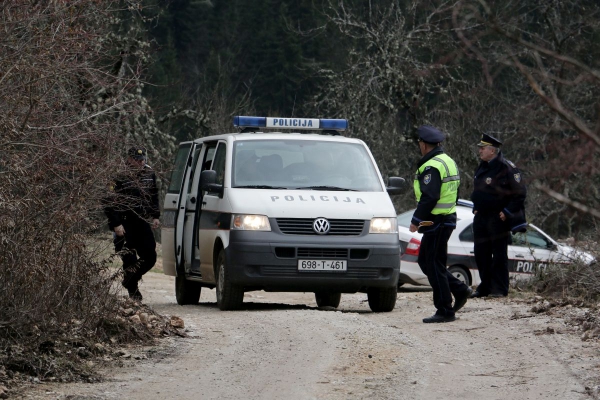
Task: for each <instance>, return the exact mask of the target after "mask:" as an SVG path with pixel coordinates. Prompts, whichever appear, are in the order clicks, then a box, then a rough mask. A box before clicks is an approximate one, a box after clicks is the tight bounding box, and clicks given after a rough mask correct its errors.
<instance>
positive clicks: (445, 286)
mask: <svg viewBox="0 0 600 400" xmlns="http://www.w3.org/2000/svg"><path fill="white" fill-rule="evenodd" d="M417 134H418V136H419V149H420V150H421V155H422V156H423V157H422V158H421V159H420V160H419V163H418V169H417V172H416V174H415V179H414V190H415V195H416V197H417V202H418V205H417V209H416V210H415V213H414V214H413V217H412V220H411V224H410V228H409V229H410V231H411V232H416V231H417V230H418V231H419V232H421V233H423V238H422V239H421V249H420V250H419V259H418V262H419V266H420V267H421V270H422V271H423V273H424V274H425V275H427V279H428V280H429V284H430V285H431V288H432V289H433V304H434V306H435V308H436V310H437V311H436V312H435V314H434V315H433V316H431V317H427V318H424V319H423V322H424V323H436V322H450V321H454V320H455V319H456V317H455V315H454V314H455V313H456V311H458V310H460V309H461V308H462V307H463V306H464V305H465V303H466V302H467V299H468V298H469V297H470V296H471V293H472V290H471V288H470V287H468V286H467V285H466V284H464V283H463V282H461V281H459V280H458V279H457V278H456V277H454V276H453V275H452V274H451V273H450V272H448V269H447V267H446V260H447V258H448V239H449V238H450V235H451V234H452V231H453V230H454V229H455V228H456V202H457V200H458V187H459V185H460V177H459V173H458V167H457V165H456V163H455V162H454V160H452V159H451V158H450V157H449V156H448V155H446V154H445V153H444V150H443V148H442V147H441V142H443V141H444V138H445V136H444V134H443V133H442V132H441V131H440V130H438V129H436V128H434V127H432V126H428V125H423V126H421V127H419V128H418V129H417ZM452 295H454V306H453V305H452Z"/></svg>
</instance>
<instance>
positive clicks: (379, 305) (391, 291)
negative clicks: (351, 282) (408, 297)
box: [367, 286, 398, 312]
mask: <svg viewBox="0 0 600 400" xmlns="http://www.w3.org/2000/svg"><path fill="white" fill-rule="evenodd" d="M397 297H398V288H397V287H396V286H393V287H390V288H371V289H369V290H367V299H368V300H369V307H370V308H371V311H373V312H390V311H392V310H393V309H394V307H395V306H396V298H397Z"/></svg>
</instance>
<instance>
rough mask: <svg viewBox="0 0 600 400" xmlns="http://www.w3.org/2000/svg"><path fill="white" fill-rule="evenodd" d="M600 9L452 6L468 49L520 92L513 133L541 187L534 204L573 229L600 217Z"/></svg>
mask: <svg viewBox="0 0 600 400" xmlns="http://www.w3.org/2000/svg"><path fill="white" fill-rule="evenodd" d="M599 16H600V5H599V4H598V3H597V2H595V1H560V2H559V1H545V2H534V1H508V2H506V1H502V2H500V1H485V0H474V1H461V2H459V3H457V5H456V7H455V8H454V9H453V22H454V26H455V27H456V28H457V36H458V38H459V39H460V40H461V43H462V45H463V49H464V53H463V54H464V56H465V57H466V58H468V59H472V60H476V61H477V62H478V63H479V65H480V66H481V72H482V74H483V76H484V77H485V81H486V83H487V85H488V86H489V87H490V88H493V89H494V90H495V91H496V92H505V93H506V92H507V93H510V96H511V97H512V98H514V99H515V102H514V110H515V114H516V115H521V118H518V119H519V120H520V121H521V123H520V125H519V126H517V127H515V131H514V134H512V136H513V137H515V139H517V140H519V141H520V142H521V146H520V147H521V151H520V155H521V159H522V160H523V162H524V167H525V168H526V169H527V170H528V172H529V174H528V175H529V178H530V179H531V181H532V183H533V187H534V188H536V189H538V190H539V192H535V191H534V192H533V195H532V196H530V201H529V208H530V209H531V210H530V212H532V213H533V214H534V215H536V216H539V217H540V218H541V219H542V221H543V222H546V223H547V224H549V223H552V224H553V225H554V227H555V229H558V228H560V230H561V231H563V232H564V231H566V232H567V233H569V234H571V233H573V234H575V233H576V232H577V230H578V229H580V227H588V228H589V227H595V224H596V221H595V218H598V217H600V211H599V210H600V193H599V192H598V182H599V181H600V175H598V172H597V171H598V167H599V166H600V165H599V164H598V163H599V161H598V160H599V159H598V150H599V149H600V135H599V133H600V118H599V115H598V111H599V110H600V102H599V101H598V96H599V95H600V70H599V69H598V67H597V66H598V61H597V56H598V55H599V54H600V46H599V44H598V40H597V38H598V35H599V34H600V22H598V21H599ZM507 77H511V80H510V81H507ZM523 112H525V113H526V114H525V115H523ZM523 116H525V117H526V118H523ZM503 131H504V133H505V134H506V133H509V135H511V133H510V132H509V131H508V130H506V129H503ZM540 194H544V195H545V196H540ZM532 200H533V201H532ZM590 216H591V217H592V218H591V219H590V218H589V217H590ZM590 221H591V222H592V223H591V224H590V223H589V222H590Z"/></svg>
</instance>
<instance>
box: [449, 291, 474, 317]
mask: <svg viewBox="0 0 600 400" xmlns="http://www.w3.org/2000/svg"><path fill="white" fill-rule="evenodd" d="M472 295H473V289H471V288H470V287H468V286H467V290H465V291H464V292H463V293H461V294H460V295H458V296H454V307H452V309H453V310H454V312H457V311H458V310H460V309H461V308H463V307H464V306H465V304H467V300H468V299H469V298H470V297H471V296H472Z"/></svg>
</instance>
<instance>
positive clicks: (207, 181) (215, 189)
mask: <svg viewBox="0 0 600 400" xmlns="http://www.w3.org/2000/svg"><path fill="white" fill-rule="evenodd" d="M200 189H202V191H205V192H208V193H217V194H218V195H219V197H223V185H220V184H218V183H217V171H213V170H212V169H207V170H205V171H202V173H201V174H200Z"/></svg>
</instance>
